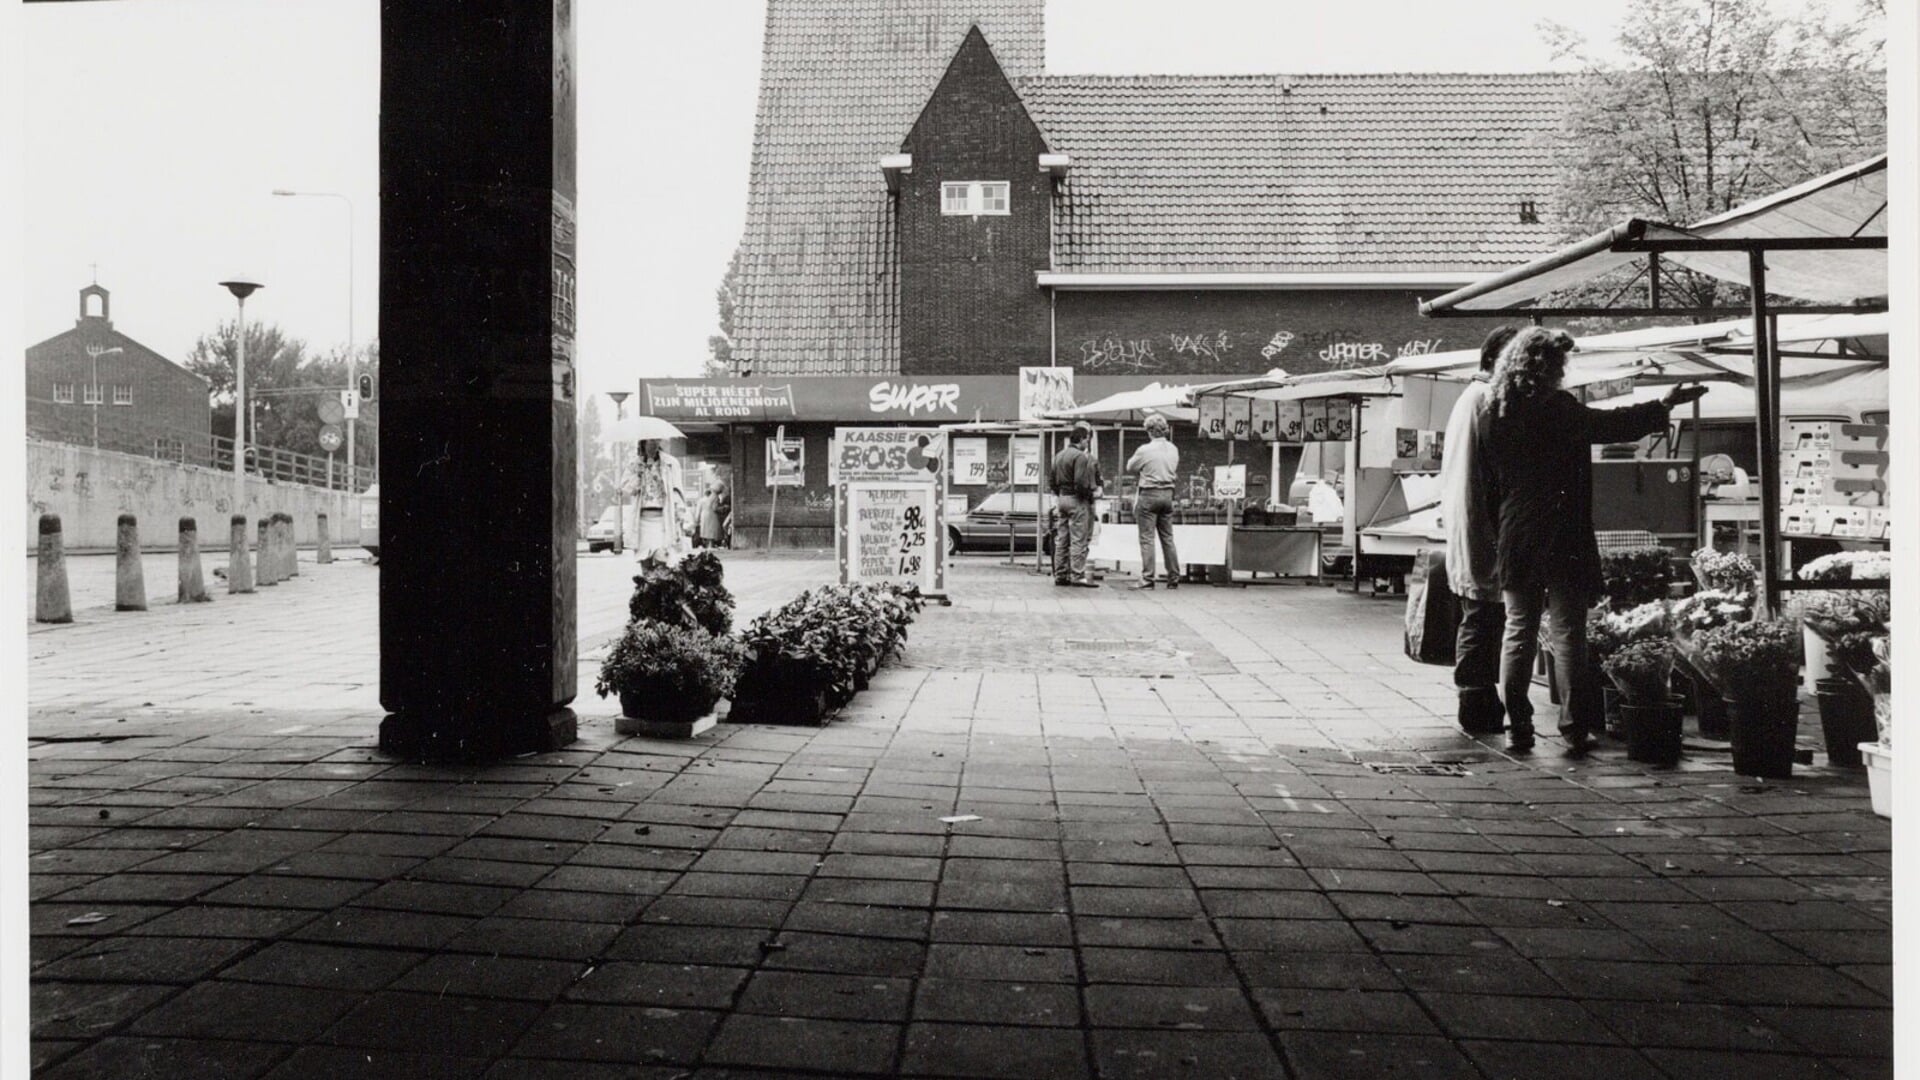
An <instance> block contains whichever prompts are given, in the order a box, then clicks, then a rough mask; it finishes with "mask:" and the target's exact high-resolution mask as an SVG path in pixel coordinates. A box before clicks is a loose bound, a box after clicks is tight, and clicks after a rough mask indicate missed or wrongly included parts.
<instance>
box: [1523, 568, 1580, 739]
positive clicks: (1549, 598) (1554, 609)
mask: <svg viewBox="0 0 1920 1080" xmlns="http://www.w3.org/2000/svg"><path fill="white" fill-rule="evenodd" d="M1502 595H1503V596H1504V598H1505V600H1506V604H1507V633H1506V640H1505V641H1504V642H1502V648H1501V654H1500V696H1501V698H1502V699H1504V701H1505V703H1506V707H1507V718H1508V720H1509V721H1511V722H1512V724H1513V726H1514V727H1515V728H1528V729H1530V728H1531V727H1532V726H1533V703H1532V702H1530V701H1528V700H1527V693H1528V691H1529V690H1531V689H1532V687H1533V661H1534V656H1535V654H1536V652H1537V650H1538V648H1539V643H1540V618H1541V615H1542V614H1543V613H1544V614H1545V616H1546V620H1547V641H1548V644H1550V645H1551V646H1552V648H1553V677H1554V681H1555V683H1556V684H1558V685H1559V687H1560V730H1561V732H1562V733H1564V734H1568V735H1572V734H1578V733H1590V734H1599V732H1600V729H1601V728H1602V727H1603V726H1604V724H1605V715H1604V709H1603V707H1602V705H1601V701H1600V686H1599V684H1598V683H1597V682H1595V681H1594V678H1593V671H1592V669H1590V668H1589V667H1588V666H1587V599H1586V597H1585V596H1583V595H1580V594H1579V593H1578V592H1576V591H1575V590H1573V589H1570V588H1567V587H1565V586H1560V585H1552V586H1548V587H1547V588H1545V589H1528V590H1524V591H1515V590H1512V589H1509V590H1507V591H1506V592H1505V593H1504V594H1502Z"/></svg>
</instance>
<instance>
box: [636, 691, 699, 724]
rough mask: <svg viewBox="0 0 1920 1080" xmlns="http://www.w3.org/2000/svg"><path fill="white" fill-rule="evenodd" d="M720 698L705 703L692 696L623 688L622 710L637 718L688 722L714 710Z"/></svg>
mask: <svg viewBox="0 0 1920 1080" xmlns="http://www.w3.org/2000/svg"><path fill="white" fill-rule="evenodd" d="M719 700H720V699H719V698H717V697H716V698H714V699H713V700H712V701H707V702H704V703H703V702H700V701H696V700H694V699H692V698H686V697H679V696H675V695H667V694H655V693H650V692H648V691H646V690H637V691H636V690H622V691H620V712H621V715H623V716H628V717H632V718H633V719H635V720H658V721H661V722H663V723H687V722H690V721H693V720H698V719H699V718H700V717H702V716H705V715H707V714H708V713H710V712H712V711H713V706H714V703H715V702H717V701H719Z"/></svg>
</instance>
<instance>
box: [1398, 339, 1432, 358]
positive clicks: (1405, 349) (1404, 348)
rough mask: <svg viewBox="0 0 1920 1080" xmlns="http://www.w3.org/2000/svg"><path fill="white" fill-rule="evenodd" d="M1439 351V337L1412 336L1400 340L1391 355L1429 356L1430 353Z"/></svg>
mask: <svg viewBox="0 0 1920 1080" xmlns="http://www.w3.org/2000/svg"><path fill="white" fill-rule="evenodd" d="M1439 351H1440V339H1439V338H1437V337H1436V338H1414V339H1413V340H1411V341H1406V342H1402V343H1401V345H1400V348H1398V349H1397V350H1395V351H1394V354H1393V355H1394V356H1396V357H1399V356H1431V355H1432V354H1434V353H1437V352H1439Z"/></svg>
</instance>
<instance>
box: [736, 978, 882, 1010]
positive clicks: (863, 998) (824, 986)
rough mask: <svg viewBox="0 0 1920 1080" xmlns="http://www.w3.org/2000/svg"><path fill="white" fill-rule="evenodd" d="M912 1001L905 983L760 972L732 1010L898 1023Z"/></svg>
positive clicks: (873, 979) (878, 979)
mask: <svg viewBox="0 0 1920 1080" xmlns="http://www.w3.org/2000/svg"><path fill="white" fill-rule="evenodd" d="M912 999H913V984H912V983H911V982H910V981H908V980H906V979H883V978H877V977H875V976H872V975H831V974H823V973H817V972H788V971H762V972H759V973H757V974H755V975H754V976H753V979H752V981H751V982H749V983H747V986H746V990H745V992H743V993H742V994H741V995H740V997H739V1002H738V1006H737V1008H738V1009H739V1011H741V1012H746V1013H759V1014H762V1015H767V1016H807V1017H815V1018H818V1019H825V1020H871V1021H880V1022H894V1023H901V1022H904V1021H905V1020H906V1019H907V1013H908V1008H909V1005H910V1004H911V1002H912Z"/></svg>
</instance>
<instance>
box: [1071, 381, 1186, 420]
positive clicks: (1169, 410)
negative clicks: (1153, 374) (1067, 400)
mask: <svg viewBox="0 0 1920 1080" xmlns="http://www.w3.org/2000/svg"><path fill="white" fill-rule="evenodd" d="M1193 390H1194V387H1193V386H1191V385H1183V386H1161V385H1160V384H1159V383H1154V384H1153V385H1151V386H1147V387H1143V388H1142V389H1139V390H1122V391H1121V392H1119V393H1117V394H1109V395H1107V396H1106V397H1103V398H1101V399H1100V400H1098V401H1091V402H1088V403H1087V404H1085V405H1076V406H1074V407H1073V408H1071V409H1058V410H1055V411H1053V412H1050V413H1048V414H1047V416H1048V417H1049V418H1052V419H1060V420H1115V421H1120V422H1123V423H1127V422H1131V423H1138V422H1140V421H1142V420H1145V419H1146V417H1147V414H1148V413H1159V414H1161V415H1162V416H1165V417H1166V418H1167V419H1169V420H1184V421H1187V422H1189V423H1191V422H1192V421H1193V420H1194V418H1195V412H1194V409H1193V405H1192V398H1193Z"/></svg>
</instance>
